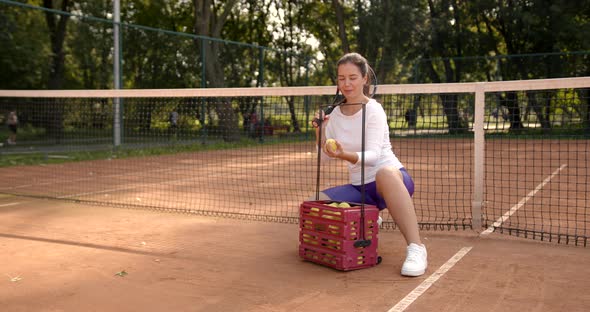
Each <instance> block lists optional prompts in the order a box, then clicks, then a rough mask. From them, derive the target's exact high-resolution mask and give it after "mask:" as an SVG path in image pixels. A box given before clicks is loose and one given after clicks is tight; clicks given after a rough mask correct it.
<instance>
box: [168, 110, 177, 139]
mask: <svg viewBox="0 0 590 312" xmlns="http://www.w3.org/2000/svg"><path fill="white" fill-rule="evenodd" d="M168 119H169V120H168V121H169V122H170V128H169V130H170V134H171V135H173V136H176V131H177V130H178V112H177V111H173V112H171V113H170V116H168Z"/></svg>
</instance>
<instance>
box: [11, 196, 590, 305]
mask: <svg viewBox="0 0 590 312" xmlns="http://www.w3.org/2000/svg"><path fill="white" fill-rule="evenodd" d="M0 220H1V222H0V250H1V252H2V256H1V257H0V270H1V271H2V272H0V302H1V308H0V310H2V311H388V310H389V309H390V308H391V307H393V306H394V305H395V304H397V303H398V302H399V301H400V300H402V299H403V298H404V297H405V296H406V295H408V294H409V293H411V292H412V291H413V290H414V289H415V288H416V287H418V286H419V285H420V284H421V283H422V282H423V281H425V280H426V279H427V278H428V277H429V276H431V275H432V274H433V273H434V272H436V270H437V269H439V267H441V266H442V265H443V264H445V263H446V262H447V261H448V260H449V259H450V258H452V257H453V255H455V254H456V253H457V252H458V251H459V250H460V249H461V248H463V247H473V248H472V249H471V250H470V251H469V252H468V253H467V254H466V255H465V256H464V257H463V258H462V259H461V260H460V261H459V262H458V263H457V264H456V265H455V266H454V267H452V268H451V269H450V270H449V271H448V272H447V273H446V274H444V275H442V276H441V277H440V278H439V279H438V281H436V282H435V283H434V284H433V285H432V286H431V287H430V288H429V289H427V290H426V291H425V292H424V294H422V295H421V296H420V297H418V298H417V299H416V300H415V301H414V302H413V303H412V304H410V305H409V306H408V308H407V310H406V311H587V310H588V307H590V293H589V292H588V289H590V266H588V263H590V252H589V250H588V248H583V247H572V246H564V245H555V244H550V243H543V242H538V241H532V240H528V239H517V238H512V237H509V236H505V235H498V234H491V235H490V236H488V237H485V238H482V237H479V235H478V234H477V233H476V232H472V231H459V232H447V231H423V232H422V236H423V239H424V241H425V242H426V243H427V246H428V250H429V264H430V265H429V269H428V271H427V274H426V275H424V276H423V277H420V278H406V277H402V276H400V274H399V271H400V268H401V264H402V261H403V258H404V242H403V239H402V237H401V235H400V233H399V231H383V232H382V233H380V235H379V251H380V255H381V256H382V257H383V263H381V264H380V265H378V266H375V267H372V268H369V269H363V270H358V271H351V272H339V271H336V270H333V269H330V268H327V267H323V266H320V265H316V264H313V263H310V262H305V261H302V260H301V259H300V258H299V256H298V253H297V247H298V243H299V242H298V231H299V226H298V225H296V224H279V223H265V222H255V221H243V220H231V219H220V218H212V217H201V216H195V215H190V214H174V213H161V212H155V211H149V210H132V209H121V208H110V207H105V206H86V205H81V204H72V203H65V202H60V201H49V200H35V199H30V198H21V197H10V196H3V197H0ZM122 271H124V272H126V273H127V275H125V276H118V275H116V274H117V273H120V272H122Z"/></svg>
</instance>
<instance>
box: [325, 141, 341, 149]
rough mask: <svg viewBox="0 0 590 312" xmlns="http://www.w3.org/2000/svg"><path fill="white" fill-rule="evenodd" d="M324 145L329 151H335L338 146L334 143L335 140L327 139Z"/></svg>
mask: <svg viewBox="0 0 590 312" xmlns="http://www.w3.org/2000/svg"><path fill="white" fill-rule="evenodd" d="M326 147H327V149H328V150H329V151H330V152H335V151H336V149H338V146H337V145H336V140H334V139H327V140H326Z"/></svg>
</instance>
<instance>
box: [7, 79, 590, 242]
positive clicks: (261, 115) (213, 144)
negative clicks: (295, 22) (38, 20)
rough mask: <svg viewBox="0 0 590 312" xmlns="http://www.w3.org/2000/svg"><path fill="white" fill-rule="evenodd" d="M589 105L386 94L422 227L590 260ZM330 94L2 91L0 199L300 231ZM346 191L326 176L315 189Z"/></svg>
mask: <svg viewBox="0 0 590 312" xmlns="http://www.w3.org/2000/svg"><path fill="white" fill-rule="evenodd" d="M589 90H590V78H565V79H549V80H531V81H510V82H490V83H460V84H416V85H382V86H379V88H378V91H377V99H378V100H379V101H380V102H381V103H382V105H383V107H384V109H385V111H386V113H387V114H388V122H389V125H390V132H391V140H392V145H393V148H394V152H395V153H396V155H397V156H398V157H399V158H400V160H401V161H402V163H404V165H405V166H406V168H407V169H408V171H409V172H410V174H411V175H412V177H413V178H414V180H415V184H416V193H415V194H414V203H415V206H416V210H417V214H418V218H419V223H420V226H421V227H422V228H423V229H431V230H451V229H474V230H477V231H483V232H484V233H489V232H498V233H507V234H511V235H517V236H523V237H529V238H534V239H540V240H548V241H555V242H559V243H566V244H575V245H583V246H586V245H587V240H588V236H589V234H590V226H589V223H590V211H589V209H590V208H589V206H588V202H590V200H589V197H590V186H589V185H590V183H588V182H589V181H588V180H589V176H590V172H589V169H588V163H590V162H589V156H588V153H589V151H590V141H589V139H590V121H589V120H590V118H589V114H590V113H589V111H590V109H589V108H590V97H589ZM334 92H335V88H334V87H285V88H232V89H165V90H78V91H74V90H55V91H54V90H32V91H24V90H23V91H19V90H0V112H2V116H6V115H7V114H8V112H10V111H16V113H17V115H18V117H19V125H18V131H17V139H16V144H7V143H5V144H4V145H3V147H2V148H0V154H1V155H2V158H1V160H0V165H1V167H0V175H1V176H2V177H3V178H2V179H0V193H4V194H13V195H20V196H32V197H42V198H55V199H62V200H72V201H79V202H87V203H95V204H103V205H108V206H124V207H134V208H146V209H156V210H166V211H178V212H186V213H193V214H202V215H212V216H223V217H233V218H246V219H256V220H264V221H274V222H293V223H296V222H298V208H299V204H300V203H301V202H302V201H304V200H307V199H313V198H314V195H315V190H316V174H317V153H316V147H315V144H314V138H315V136H314V130H313V128H312V127H311V125H310V120H311V119H312V118H313V117H314V112H315V111H317V110H318V109H320V108H323V107H325V106H327V105H329V104H331V102H332V100H333V97H334ZM3 131H5V132H2V134H5V135H6V137H8V135H9V133H8V131H9V129H8V128H5V129H3ZM359 135H360V134H359ZM347 179H348V174H347V171H346V167H345V164H343V163H340V162H327V163H325V164H322V166H321V178H320V188H322V189H323V188H326V187H330V186H334V185H338V184H344V183H348V181H347ZM383 217H384V219H385V223H384V225H383V226H384V228H386V229H391V228H394V227H395V225H394V223H393V221H392V220H391V218H390V217H389V215H388V214H384V215H383Z"/></svg>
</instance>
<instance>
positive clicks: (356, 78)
mask: <svg viewBox="0 0 590 312" xmlns="http://www.w3.org/2000/svg"><path fill="white" fill-rule="evenodd" d="M366 83H367V77H363V75H362V74H361V70H360V69H359V68H358V66H356V65H354V64H352V63H344V64H340V65H339V66H338V89H340V92H342V95H344V96H345V97H346V99H347V101H349V102H350V101H355V102H356V101H360V98H361V97H364V94H363V86H364V85H365V84H366Z"/></svg>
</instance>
